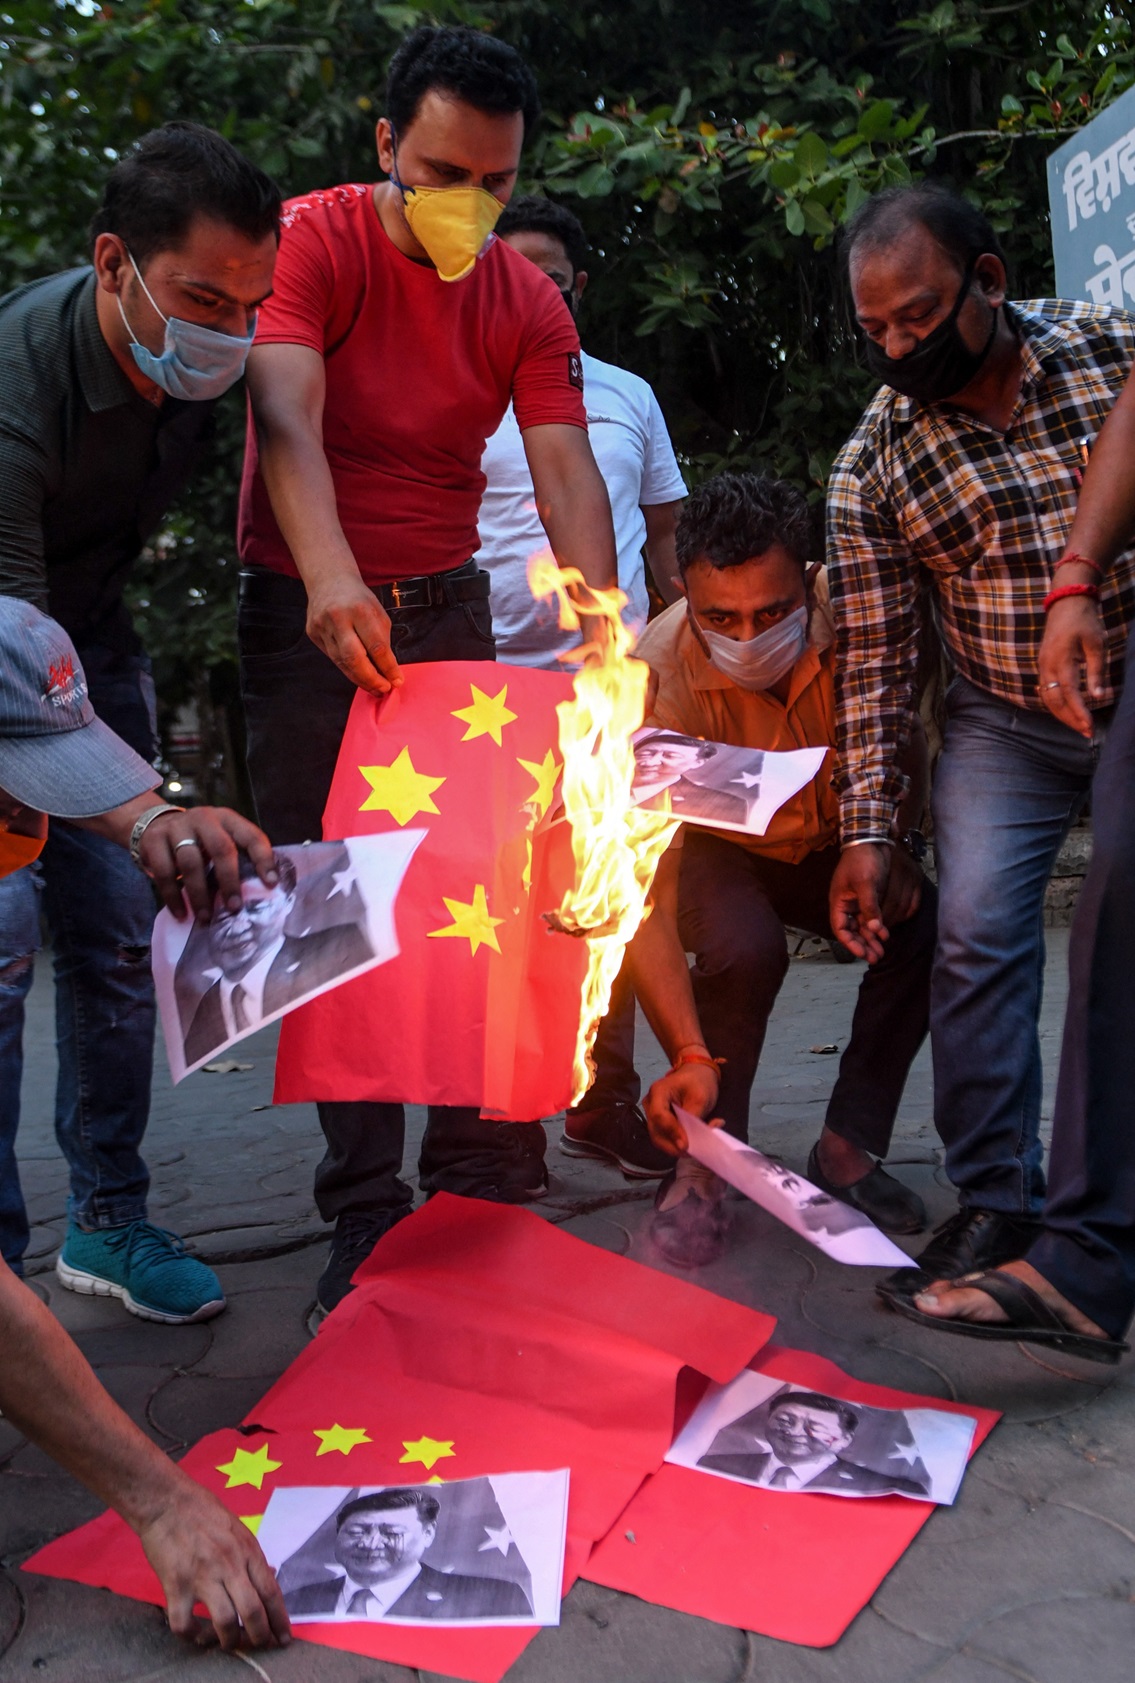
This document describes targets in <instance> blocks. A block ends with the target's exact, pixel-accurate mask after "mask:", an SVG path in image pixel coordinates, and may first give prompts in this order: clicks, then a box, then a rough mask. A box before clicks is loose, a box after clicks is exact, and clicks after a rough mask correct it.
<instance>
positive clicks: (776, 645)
mask: <svg viewBox="0 0 1135 1683" xmlns="http://www.w3.org/2000/svg"><path fill="white" fill-rule="evenodd" d="M698 631H699V632H700V634H701V636H702V637H704V638H705V644H706V647H707V649H708V650H709V658H710V660H711V661H712V662H713V664H714V666H716V667H717V670H718V671H719V672H723V673H724V674H725V676H726V677H727V678H732V680H733V682H734V683H735V684H739V685H740V687H741V688H742V689H743V690H767V689H771V688H772V686H773V684H777V683H779V682H780V680H781V678H783V677H784V676H785V674H786V673H788V672H791V670H792V668H793V667H794V666H795V665H796V662H797V661H798V660H799V659H800V656H801V655H802V654H803V653H804V650H805V648H806V646H807V643H808V608H807V604H805V605H804V606H802V607H799V608H796V609H794V610H793V612H792V613H790V614H785V616H784V618H783V619H778V620H777V622H776V624H775V625H770V626H769V628H768V630H767V631H762V632H760V633H759V635H758V636H756V637H750V638H749V640H748V641H747V642H744V643H739V642H737V641H735V640H734V638H732V637H723V636H722V635H721V633H720V632H719V631H707V630H706V628H705V626H704V625H699V626H698Z"/></svg>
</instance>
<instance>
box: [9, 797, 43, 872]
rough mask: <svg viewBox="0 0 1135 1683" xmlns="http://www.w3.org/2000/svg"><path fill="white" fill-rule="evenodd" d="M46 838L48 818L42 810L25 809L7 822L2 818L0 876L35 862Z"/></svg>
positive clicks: (20, 869)
mask: <svg viewBox="0 0 1135 1683" xmlns="http://www.w3.org/2000/svg"><path fill="white" fill-rule="evenodd" d="M46 840H47V819H46V817H45V816H44V814H43V813H42V812H28V811H26V810H25V811H22V812H20V813H19V814H18V815H17V816H16V817H14V818H11V819H9V820H8V821H7V822H6V823H5V822H4V820H3V819H2V818H0V877H10V876H11V875H12V872H13V871H22V870H23V868H24V866H25V865H31V864H34V863H35V861H36V860H37V859H38V858H39V856H40V854H41V853H42V852H43V844H44V842H45V841H46Z"/></svg>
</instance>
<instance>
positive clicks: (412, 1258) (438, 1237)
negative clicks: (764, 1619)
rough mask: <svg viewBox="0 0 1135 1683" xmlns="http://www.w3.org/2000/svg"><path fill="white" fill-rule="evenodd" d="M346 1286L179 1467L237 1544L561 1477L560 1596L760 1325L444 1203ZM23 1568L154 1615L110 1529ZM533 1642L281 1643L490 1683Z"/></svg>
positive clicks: (355, 1636) (750, 1347)
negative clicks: (216, 1507) (443, 1493)
mask: <svg viewBox="0 0 1135 1683" xmlns="http://www.w3.org/2000/svg"><path fill="white" fill-rule="evenodd" d="M356 1279H357V1282H358V1283H357V1285H356V1288H355V1290H354V1291H353V1292H352V1293H351V1294H350V1296H348V1297H346V1298H345V1299H344V1300H343V1302H342V1303H341V1304H340V1305H339V1307H338V1308H337V1309H336V1310H335V1311H334V1313H333V1314H332V1315H330V1316H329V1317H328V1318H327V1320H326V1321H325V1322H324V1324H323V1326H322V1327H321V1328H320V1331H319V1334H318V1336H317V1337H316V1338H315V1339H314V1340H313V1341H312V1342H311V1344H309V1345H308V1347H307V1348H306V1349H305V1350H304V1351H303V1352H302V1354H301V1355H300V1356H299V1357H298V1358H297V1359H296V1360H295V1361H294V1362H293V1363H292V1365H291V1367H289V1368H288V1370H287V1371H286V1372H285V1373H284V1374H283V1376H282V1377H281V1378H280V1379H279V1380H278V1381H277V1382H276V1384H275V1385H273V1386H272V1388H271V1390H270V1391H269V1392H268V1393H267V1395H266V1396H264V1397H263V1398H262V1399H261V1401H260V1402H259V1403H257V1405H256V1407H255V1408H254V1409H253V1410H252V1412H251V1414H250V1415H249V1416H248V1418H247V1420H246V1421H245V1423H244V1424H243V1425H242V1426H239V1427H237V1428H235V1429H233V1430H229V1431H225V1432H214V1433H213V1434H212V1435H211V1436H210V1437H207V1438H204V1439H202V1441H201V1442H200V1443H199V1444H197V1445H196V1446H195V1447H194V1448H193V1449H191V1450H190V1451H189V1453H188V1455H186V1457H185V1458H184V1460H183V1461H182V1463H181V1465H182V1466H183V1467H184V1468H185V1469H186V1471H187V1472H189V1473H190V1474H192V1476H193V1477H194V1478H195V1479H196V1480H197V1481H198V1482H199V1483H200V1484H203V1485H204V1486H205V1487H206V1488H207V1489H209V1490H212V1491H214V1492H215V1493H216V1495H217V1496H218V1497H219V1498H220V1500H221V1501H222V1502H224V1503H225V1505H226V1506H227V1507H228V1508H230V1509H231V1510H232V1512H233V1513H235V1514H237V1515H239V1516H240V1518H242V1519H243V1520H244V1521H245V1523H246V1524H247V1525H249V1526H250V1528H251V1529H252V1530H254V1531H255V1530H256V1528H257V1526H258V1524H259V1521H260V1518H261V1517H262V1515H263V1513H264V1511H265V1509H266V1508H267V1505H268V1501H269V1498H270V1496H271V1494H272V1492H273V1490H276V1489H280V1488H283V1487H286V1486H292V1485H306V1486H311V1485H332V1486H344V1485H364V1486H367V1487H374V1486H378V1485H405V1484H423V1483H428V1482H429V1481H430V1480H431V1479H435V1478H436V1479H440V1480H445V1479H457V1478H462V1479H464V1478H476V1477H479V1476H482V1475H487V1474H492V1473H501V1472H524V1471H530V1470H537V1471H542V1470H546V1469H548V1468H553V1467H565V1466H566V1467H568V1468H570V1471H571V1483H570V1489H569V1499H568V1522H567V1548H566V1554H565V1562H564V1584H563V1589H564V1593H565V1594H566V1593H567V1591H568V1589H569V1588H570V1587H571V1585H572V1584H573V1583H574V1581H575V1579H576V1578H577V1577H578V1576H579V1575H580V1572H581V1571H582V1569H583V1567H584V1565H585V1564H586V1561H587V1558H588V1555H589V1554H590V1552H591V1550H592V1548H593V1547H594V1545H595V1544H596V1543H597V1542H598V1540H599V1539H600V1538H601V1537H603V1536H604V1534H605V1533H606V1532H608V1531H609V1530H610V1528H611V1527H612V1526H614V1525H616V1523H619V1524H621V1523H622V1522H621V1520H620V1517H619V1516H620V1514H621V1513H622V1511H623V1509H624V1508H625V1507H626V1505H627V1503H628V1502H629V1501H630V1500H631V1499H632V1497H633V1496H634V1494H635V1491H636V1490H637V1489H638V1487H639V1485H640V1484H641V1482H642V1480H643V1479H644V1478H646V1477H647V1476H648V1475H649V1474H650V1473H652V1472H654V1471H656V1470H657V1468H658V1467H659V1465H660V1463H661V1461H662V1457H663V1455H664V1454H665V1453H666V1450H667V1448H668V1447H669V1444H670V1440H671V1437H672V1434H673V1424H674V1412H675V1405H676V1397H677V1394H678V1386H679V1376H682V1378H683V1380H688V1379H689V1377H690V1375H689V1371H688V1370H689V1369H691V1368H692V1369H696V1370H697V1372H699V1373H701V1374H704V1375H706V1376H708V1377H710V1378H713V1379H716V1380H718V1381H719V1382H722V1383H724V1382H727V1381H728V1380H730V1379H732V1378H733V1377H734V1376H735V1375H736V1374H737V1373H738V1372H740V1370H741V1369H742V1368H743V1367H744V1366H745V1364H746V1362H748V1361H749V1360H750V1358H751V1357H752V1356H753V1355H754V1353H755V1352H756V1351H758V1350H759V1349H761V1348H762V1347H763V1345H764V1344H765V1342H766V1341H767V1339H768V1337H769V1335H770V1333H771V1332H772V1329H773V1326H774V1324H775V1323H774V1322H773V1320H772V1317H771V1316H769V1315H762V1314H760V1313H758V1312H757V1311H756V1310H752V1309H747V1308H744V1307H743V1306H742V1305H740V1304H737V1303H731V1302H728V1301H727V1300H725V1299H723V1298H719V1297H714V1296H713V1295H712V1294H711V1293H710V1292H707V1291H704V1290H702V1289H701V1288H700V1287H698V1286H693V1285H690V1284H688V1283H687V1282H686V1281H684V1280H675V1279H672V1278H670V1277H669V1276H668V1275H665V1274H661V1273H658V1272H656V1271H655V1270H653V1269H650V1268H645V1267H643V1266H642V1265H641V1264H640V1263H637V1262H631V1261H629V1260H627V1258H625V1257H621V1256H615V1255H612V1254H611V1253H610V1252H608V1251H604V1250H600V1249H599V1248H598V1247H597V1246H594V1245H590V1244H587V1243H585V1242H584V1241H583V1240H581V1239H577V1238H574V1237H573V1236H572V1235H571V1234H567V1233H564V1232H562V1231H561V1230H560V1229H558V1228H555V1227H553V1226H551V1225H550V1223H548V1222H546V1221H543V1220H542V1219H541V1218H540V1217H539V1216H537V1215H534V1214H533V1213H532V1212H531V1211H529V1210H519V1209H514V1208H510V1207H508V1206H507V1205H500V1204H488V1203H484V1202H482V1201H481V1200H479V1199H474V1198H455V1197H453V1196H452V1195H451V1194H448V1193H444V1192H441V1193H438V1194H437V1196H436V1197H435V1198H433V1199H431V1200H430V1202H429V1203H428V1204H427V1205H426V1206H425V1207H424V1208H423V1209H420V1210H418V1211H416V1212H415V1214H414V1215H412V1216H410V1217H409V1218H408V1219H407V1220H406V1221H403V1222H400V1223H399V1224H398V1226H397V1227H395V1228H394V1229H393V1230H392V1231H391V1232H390V1233H388V1234H387V1235H386V1236H385V1238H383V1239H382V1240H381V1241H380V1242H379V1244H378V1245H377V1246H376V1248H375V1250H374V1252H373V1253H372V1255H371V1257H370V1259H369V1260H368V1261H367V1262H366V1263H364V1264H363V1266H362V1268H361V1269H360V1270H359V1272H358V1274H357V1276H356ZM848 1505H852V1506H856V1507H862V1506H865V1505H869V1504H863V1503H855V1504H848ZM688 1534H689V1530H688V1528H686V1529H684V1531H683V1535H688ZM427 1559H428V1556H427ZM25 1569H26V1570H28V1571H32V1572H41V1573H45V1574H47V1575H48V1576H50V1577H58V1578H68V1579H72V1580H75V1581H77V1582H79V1583H84V1584H92V1585H95V1586H97V1587H100V1588H105V1589H111V1590H115V1591H117V1593H118V1594H120V1595H128V1596H133V1597H134V1598H136V1599H137V1600H140V1601H150V1602H157V1603H158V1604H160V1603H161V1599H162V1598H161V1591H160V1589H159V1586H158V1581H157V1579H156V1577H155V1576H154V1574H153V1571H152V1570H151V1568H150V1567H149V1565H148V1564H147V1562H146V1558H145V1556H144V1555H143V1553H142V1548H141V1544H140V1543H139V1542H138V1540H137V1538H136V1537H135V1536H134V1534H133V1532H131V1531H130V1530H128V1528H127V1526H126V1525H125V1523H124V1521H122V1520H121V1519H119V1518H118V1517H117V1515H115V1514H112V1513H108V1514H104V1515H102V1516H101V1517H100V1518H99V1519H96V1520H92V1521H91V1522H90V1523H89V1524H88V1525H84V1526H81V1527H80V1528H79V1529H78V1530H77V1531H73V1532H71V1533H70V1535H69V1536H66V1537H61V1538H59V1539H58V1540H57V1541H56V1542H54V1543H49V1544H48V1545H47V1547H46V1548H44V1549H41V1550H40V1551H39V1553H38V1554H36V1555H34V1556H33V1557H32V1559H31V1560H29V1561H27V1562H26V1563H25ZM535 1634H536V1629H535V1627H529V1628H524V1627H521V1628H517V1627H511V1628H506V1627H498V1628H496V1629H463V1630H461V1629H456V1630H455V1629H426V1628H418V1629H414V1628H410V1627H406V1626H398V1625H383V1624H381V1623H376V1624H373V1625H370V1624H360V1623H352V1624H333V1623H326V1624H306V1623H305V1624H299V1625H296V1626H295V1628H294V1635H295V1636H296V1637H297V1638H298V1639H299V1640H301V1641H307V1642H316V1643H323V1644H324V1645H326V1646H328V1647H334V1648H343V1649H347V1650H348V1651H350V1652H354V1653H359V1654H367V1655H370V1656H371V1657H373V1658H375V1659H381V1660H389V1661H392V1662H394V1663H395V1664H400V1665H406V1666H411V1667H417V1668H418V1669H419V1670H420V1671H422V1672H428V1673H431V1674H432V1673H437V1672H440V1673H443V1674H444V1675H445V1676H449V1677H459V1678H465V1679H470V1680H471V1683H498V1680H499V1679H500V1678H501V1677H503V1675H504V1673H505V1672H506V1671H507V1670H508V1668H509V1667H510V1666H511V1665H512V1664H513V1662H514V1661H515V1660H516V1659H517V1658H518V1657H519V1655H520V1654H521V1653H522V1652H523V1650H524V1648H525V1647H526V1646H527V1644H528V1643H529V1642H530V1641H531V1640H532V1637H533V1636H534V1635H535ZM556 1639H558V1633H556V1632H553V1631H548V1632H546V1633H545V1640H556ZM268 1663H269V1665H270V1664H271V1661H270V1660H269V1662H268Z"/></svg>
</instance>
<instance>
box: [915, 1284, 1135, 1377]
mask: <svg viewBox="0 0 1135 1683" xmlns="http://www.w3.org/2000/svg"><path fill="white" fill-rule="evenodd" d="M946 1283H947V1285H951V1286H972V1287H973V1288H974V1290H975V1291H983V1292H985V1294H986V1296H987V1297H991V1298H992V1299H993V1301H994V1303H996V1304H997V1306H998V1307H999V1308H1001V1309H1003V1310H1004V1311H1005V1313H1006V1315H1008V1317H1009V1319H1008V1321H1007V1322H1004V1321H1002V1322H996V1323H990V1322H987V1321H964V1320H961V1319H957V1318H954V1319H947V1318H946V1317H945V1316H942V1315H928V1314H926V1313H925V1311H924V1310H922V1309H919V1308H918V1307H917V1305H916V1304H915V1302H914V1298H915V1296H916V1295H917V1293H918V1292H920V1291H925V1290H926V1287H925V1286H916V1287H914V1288H913V1289H912V1290H911V1292H910V1294H909V1295H907V1294H905V1293H896V1294H895V1295H894V1296H893V1297H891V1298H889V1299H888V1302H889V1303H890V1306H891V1308H892V1309H897V1311H898V1313H899V1314H900V1315H905V1316H906V1318H907V1320H908V1321H917V1322H918V1324H919V1325H920V1326H924V1327H935V1328H937V1330H938V1331H939V1332H956V1333H959V1334H960V1335H961V1336H962V1337H963V1338H992V1339H1000V1340H1001V1341H1002V1342H1010V1343H1014V1344H1044V1345H1047V1346H1048V1348H1049V1349H1051V1350H1063V1351H1065V1352H1066V1353H1067V1354H1068V1355H1070V1356H1082V1357H1083V1358H1084V1359H1085V1360H1086V1361H1089V1362H1107V1363H1109V1364H1114V1363H1115V1362H1117V1361H1118V1360H1119V1358H1120V1356H1123V1355H1125V1354H1126V1353H1127V1351H1128V1350H1129V1349H1130V1348H1131V1346H1130V1345H1129V1344H1124V1343H1123V1341H1122V1340H1121V1339H1118V1338H1094V1337H1092V1336H1091V1334H1089V1333H1086V1332H1073V1331H1071V1329H1070V1328H1069V1327H1066V1326H1065V1324H1064V1322H1063V1321H1062V1320H1061V1319H1060V1316H1059V1315H1058V1314H1057V1313H1056V1312H1055V1310H1053V1309H1050V1308H1049V1306H1048V1304H1047V1303H1045V1302H1044V1300H1043V1298H1040V1297H1038V1296H1037V1294H1036V1292H1035V1291H1033V1289H1032V1287H1031V1286H1027V1285H1026V1284H1025V1282H1024V1281H1023V1280H1018V1279H1017V1277H1016V1275H1015V1274H1005V1273H1003V1272H1002V1271H1001V1270H1000V1269H996V1268H991V1269H988V1270H986V1271H985V1272H983V1273H980V1274H963V1275H962V1276H961V1278H960V1279H957V1280H948V1281H947V1282H946Z"/></svg>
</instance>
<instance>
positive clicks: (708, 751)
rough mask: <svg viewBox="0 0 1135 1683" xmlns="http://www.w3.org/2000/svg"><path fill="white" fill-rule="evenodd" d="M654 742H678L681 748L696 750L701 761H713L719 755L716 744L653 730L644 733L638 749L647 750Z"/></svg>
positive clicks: (669, 731) (637, 744)
mask: <svg viewBox="0 0 1135 1683" xmlns="http://www.w3.org/2000/svg"><path fill="white" fill-rule="evenodd" d="M652 742H676V743H677V744H678V746H679V748H696V749H697V751H698V759H699V760H712V758H713V756H714V755H715V754H716V753H717V743H716V742H696V741H694V740H692V739H691V738H690V737H688V736H683V735H682V733H681V732H680V731H676V730H652V731H648V732H646V733H644V735H642V736H640V737H639V738H638V741H637V742H636V743H635V747H636V748H645V747H647V745H648V744H649V743H652Z"/></svg>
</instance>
